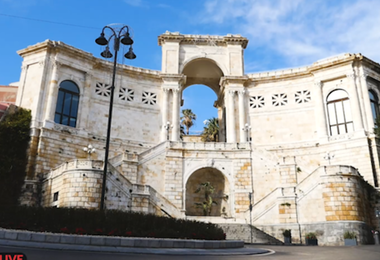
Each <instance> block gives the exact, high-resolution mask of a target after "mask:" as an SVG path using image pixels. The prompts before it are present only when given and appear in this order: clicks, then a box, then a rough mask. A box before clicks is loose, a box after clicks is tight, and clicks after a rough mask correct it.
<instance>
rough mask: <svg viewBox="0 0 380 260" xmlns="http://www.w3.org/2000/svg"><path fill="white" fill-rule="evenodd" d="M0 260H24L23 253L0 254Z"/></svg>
mask: <svg viewBox="0 0 380 260" xmlns="http://www.w3.org/2000/svg"><path fill="white" fill-rule="evenodd" d="M0 260H26V255H24V254H23V253H0Z"/></svg>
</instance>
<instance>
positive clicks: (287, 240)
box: [282, 229, 292, 244]
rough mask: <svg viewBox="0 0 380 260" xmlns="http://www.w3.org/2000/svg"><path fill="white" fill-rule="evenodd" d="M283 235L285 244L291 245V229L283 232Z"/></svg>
mask: <svg viewBox="0 0 380 260" xmlns="http://www.w3.org/2000/svg"><path fill="white" fill-rule="evenodd" d="M282 235H283V236H284V242H285V244H291V243H292V232H291V230H290V229H285V230H284V231H283V232H282Z"/></svg>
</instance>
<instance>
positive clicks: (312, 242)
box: [305, 232, 318, 246]
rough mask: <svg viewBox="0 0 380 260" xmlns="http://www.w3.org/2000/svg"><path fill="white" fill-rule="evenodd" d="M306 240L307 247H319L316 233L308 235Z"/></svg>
mask: <svg viewBox="0 0 380 260" xmlns="http://www.w3.org/2000/svg"><path fill="white" fill-rule="evenodd" d="M305 238H306V245H307V246H317V245H318V239H317V235H316V234H315V233H314V232H309V233H307V234H306V236H305Z"/></svg>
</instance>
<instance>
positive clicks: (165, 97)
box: [161, 88, 169, 142]
mask: <svg viewBox="0 0 380 260" xmlns="http://www.w3.org/2000/svg"><path fill="white" fill-rule="evenodd" d="M168 104H169V89H167V88H163V89H162V129H161V142H163V141H166V139H167V131H168V130H166V128H165V126H166V122H168Z"/></svg>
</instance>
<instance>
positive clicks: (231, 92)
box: [227, 89, 236, 96]
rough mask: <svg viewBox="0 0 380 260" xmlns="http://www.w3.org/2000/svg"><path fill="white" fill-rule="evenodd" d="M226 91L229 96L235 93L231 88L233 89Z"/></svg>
mask: <svg viewBox="0 0 380 260" xmlns="http://www.w3.org/2000/svg"><path fill="white" fill-rule="evenodd" d="M227 92H228V94H229V95H230V96H233V95H235V92H236V91H235V90H233V89H230V90H228V91H227Z"/></svg>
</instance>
